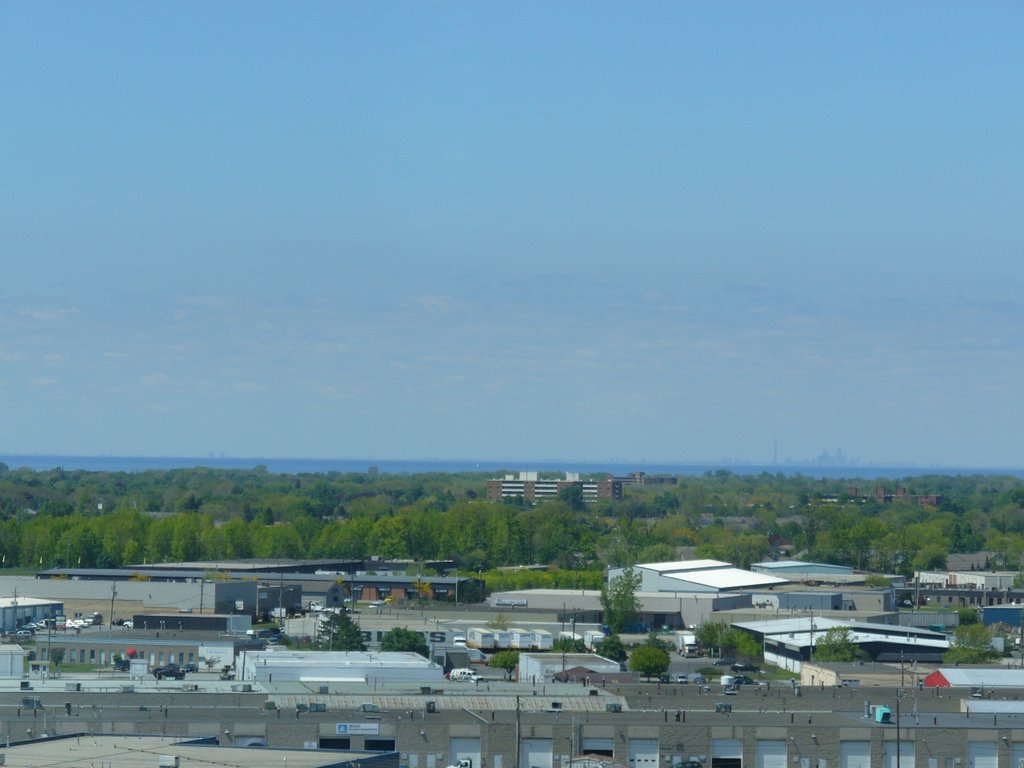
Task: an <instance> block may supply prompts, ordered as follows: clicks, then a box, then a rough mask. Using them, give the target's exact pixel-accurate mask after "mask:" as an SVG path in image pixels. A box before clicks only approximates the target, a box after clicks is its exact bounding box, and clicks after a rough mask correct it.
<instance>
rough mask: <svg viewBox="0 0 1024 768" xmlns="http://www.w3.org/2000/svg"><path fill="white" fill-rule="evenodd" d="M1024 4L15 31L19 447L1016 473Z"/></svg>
mask: <svg viewBox="0 0 1024 768" xmlns="http://www.w3.org/2000/svg"><path fill="white" fill-rule="evenodd" d="M1022 27H1024V6H1022V5H1020V4H1019V3H1011V2H998V1H997V2H992V3H986V4H984V5H981V6H977V5H970V6H968V5H957V4H934V3H925V2H914V1H913V0H911V2H907V3H900V4H891V3H883V2H871V1H870V0H869V1H868V2H864V3H857V4H846V5H843V4H821V3H814V2H800V1H799V0H798V1H797V2H787V3H768V4H722V3H683V4H680V3H667V2H652V3H650V4H647V5H645V7H644V11H643V13H637V12H636V9H635V8H632V7H629V8H627V7H625V6H622V5H621V4H616V3H609V2H600V1H599V0H598V1H597V2H593V3H587V4H572V3H568V4H565V3H559V4H550V3H541V2H529V1H527V2H523V3H517V4H515V5H509V6H487V5H475V4H469V3H452V4H419V3H402V2H399V3H396V4H392V5H386V6H380V5H375V4H370V5H359V4H345V3H319V4H305V5H300V6H288V7H284V6H278V5H274V4H269V3H252V4H245V5H242V4H233V3H221V4H200V3H185V4H176V5H166V6H157V5H145V6H134V5H133V6H128V5H126V4H124V3H119V2H102V1H101V2H97V3H90V4H89V5H88V6H84V5H83V6H77V5H69V4H59V3H54V2H47V1H45V0H44V1H43V2H38V3H30V4H5V5H2V6H0V68H2V70H3V71H4V72H5V73H6V77H5V78H4V81H3V83H2V84H0V94H2V95H3V98H4V104H5V119H4V121H2V123H0V165H2V167H3V169H4V174H3V175H4V182H3V183H2V184H0V254H2V257H3V258H2V264H3V273H2V274H0V405H2V407H0V452H8V453H22V454H67V455H87V456H88V455H121V456H133V455H139V456H205V455H208V454H209V453H210V452H214V453H215V454H219V453H221V452H223V453H224V454H226V455H228V456H282V457H309V456H313V457H339V456H341V457H361V456H386V457H395V458H403V457H424V456H440V457H445V458H454V457H470V458H475V459H479V460H504V458H505V457H508V456H557V457H560V458H561V459H562V460H565V461H569V460H573V459H574V457H585V458H586V459H587V460H589V461H600V460H604V459H602V457H609V458H608V459H607V460H609V461H610V460H612V459H611V458H610V457H625V458H624V459H623V461H627V462H629V461H632V462H641V461H644V460H647V459H650V460H652V461H654V460H656V461H660V462H682V463H703V462H721V461H723V460H724V458H725V457H734V460H735V461H737V462H749V463H756V464H771V463H772V462H773V461H774V459H775V456H776V447H775V446H776V442H777V446H778V448H777V451H778V453H777V456H778V457H779V459H778V460H779V462H780V463H781V462H783V461H785V460H786V459H787V458H788V459H790V460H791V461H797V462H799V461H804V460H811V461H813V457H816V456H821V455H823V454H824V453H825V452H828V453H830V454H836V453H837V452H838V451H841V452H842V455H844V456H846V457H849V459H848V460H850V461H857V462H860V464H861V465H914V466H920V467H930V466H932V467H938V466H947V467H1021V466H1024V448H1022V447H1021V445H1020V442H1021V441H1020V439H1019V436H1020V435H1021V434H1024V409H1022V408H1021V407H1020V390H1021V382H1024V299H1022V298H1021V297H1022V296H1024V290H1022V288H1024V286H1022V274H1021V267H1020V265H1021V264H1022V263H1024V228H1022V227H1021V222H1022V221H1024V143H1022V142H1021V140H1020V137H1021V136H1022V135H1024V101H1022V100H1021V99H1020V98H1019V94H1020V93H1024V47H1022V46H1021V45H1020V41H1019V34H1018V32H1019V30H1020V29H1021V28H1022Z"/></svg>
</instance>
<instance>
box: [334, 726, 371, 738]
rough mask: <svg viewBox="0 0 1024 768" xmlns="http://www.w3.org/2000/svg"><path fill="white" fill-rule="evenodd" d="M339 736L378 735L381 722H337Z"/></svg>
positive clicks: (336, 727)
mask: <svg viewBox="0 0 1024 768" xmlns="http://www.w3.org/2000/svg"><path fill="white" fill-rule="evenodd" d="M335 729H336V731H337V733H338V735H339V736H377V735H379V734H380V723H335Z"/></svg>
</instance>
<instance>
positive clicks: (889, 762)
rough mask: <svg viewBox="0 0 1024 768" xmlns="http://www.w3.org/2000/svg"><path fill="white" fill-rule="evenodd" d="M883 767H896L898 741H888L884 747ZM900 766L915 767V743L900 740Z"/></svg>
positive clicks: (905, 767)
mask: <svg viewBox="0 0 1024 768" xmlns="http://www.w3.org/2000/svg"><path fill="white" fill-rule="evenodd" d="M883 750H884V752H883V757H884V760H882V768H896V742H895V741H887V742H885V746H884V747H883ZM899 762H900V765H899V768H914V743H913V742H906V741H901V742H900V761H899Z"/></svg>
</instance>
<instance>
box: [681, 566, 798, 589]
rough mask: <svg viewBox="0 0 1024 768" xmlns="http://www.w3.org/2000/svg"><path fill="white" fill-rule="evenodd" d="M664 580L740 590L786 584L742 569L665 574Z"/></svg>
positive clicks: (765, 575)
mask: <svg viewBox="0 0 1024 768" xmlns="http://www.w3.org/2000/svg"><path fill="white" fill-rule="evenodd" d="M663 575H664V576H665V578H668V579H677V580H679V581H685V582H690V583H691V584H700V585H701V586H704V587H711V588H713V589H741V588H743V587H772V586H775V585H777V584H788V583H789V581H788V580H787V579H782V578H779V577H778V576H769V575H768V574H764V573H753V572H752V571H744V570H743V569H742V568H732V567H727V568H716V569H714V570H708V571H696V572H689V573H666V574H663Z"/></svg>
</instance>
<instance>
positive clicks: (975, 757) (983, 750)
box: [967, 741, 999, 768]
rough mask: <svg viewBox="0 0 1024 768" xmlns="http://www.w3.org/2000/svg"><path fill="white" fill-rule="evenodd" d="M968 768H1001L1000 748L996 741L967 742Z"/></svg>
mask: <svg viewBox="0 0 1024 768" xmlns="http://www.w3.org/2000/svg"><path fill="white" fill-rule="evenodd" d="M967 768H999V747H998V745H997V744H996V743H995V742H994V741H969V742H967Z"/></svg>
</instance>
